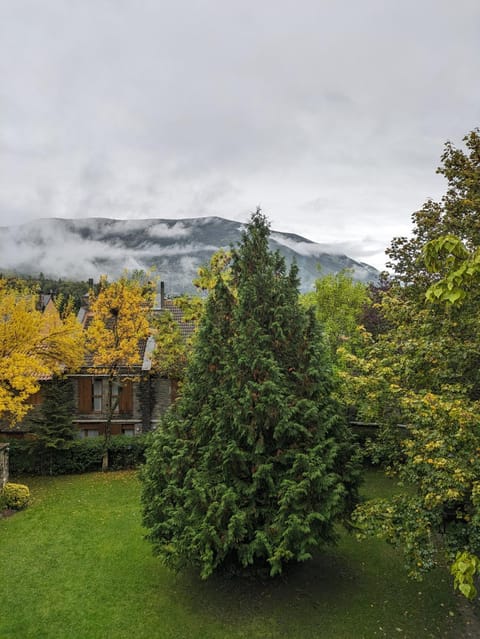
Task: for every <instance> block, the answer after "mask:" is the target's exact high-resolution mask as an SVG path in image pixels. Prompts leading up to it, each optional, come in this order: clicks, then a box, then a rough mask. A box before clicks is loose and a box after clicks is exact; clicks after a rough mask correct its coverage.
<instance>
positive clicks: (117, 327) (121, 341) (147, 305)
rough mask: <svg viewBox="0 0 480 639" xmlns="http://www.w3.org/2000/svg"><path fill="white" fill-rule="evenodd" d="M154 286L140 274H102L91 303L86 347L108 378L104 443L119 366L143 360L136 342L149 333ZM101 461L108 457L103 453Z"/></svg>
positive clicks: (115, 404) (110, 417)
mask: <svg viewBox="0 0 480 639" xmlns="http://www.w3.org/2000/svg"><path fill="white" fill-rule="evenodd" d="M154 293H155V291H154V287H153V285H152V283H151V282H149V281H146V280H145V278H141V277H129V276H128V274H124V275H123V276H122V277H121V278H120V279H118V280H117V281H115V282H108V281H107V279H106V278H103V279H102V280H101V282H100V290H99V292H98V294H97V295H96V296H95V297H94V298H93V301H92V302H91V304H90V310H91V312H92V315H93V319H92V321H91V323H90V325H89V327H88V329H87V349H88V350H89V351H90V352H91V353H92V356H93V365H94V367H95V369H96V371H97V372H98V371H99V370H101V371H102V373H103V374H105V375H106V376H107V379H108V414H107V423H106V428H105V444H106V448H107V443H108V439H109V438H110V435H111V422H112V418H113V414H114V411H115V409H116V407H117V402H118V394H114V392H113V390H114V387H115V385H118V386H119V385H120V378H121V374H122V370H124V369H131V368H132V367H134V366H139V365H140V364H141V363H142V360H141V355H140V350H139V342H140V341H141V340H146V339H147V338H148V336H149V335H150V324H149V319H148V314H149V312H150V310H151V308H152V306H153V301H154ZM104 464H108V458H107V457H104Z"/></svg>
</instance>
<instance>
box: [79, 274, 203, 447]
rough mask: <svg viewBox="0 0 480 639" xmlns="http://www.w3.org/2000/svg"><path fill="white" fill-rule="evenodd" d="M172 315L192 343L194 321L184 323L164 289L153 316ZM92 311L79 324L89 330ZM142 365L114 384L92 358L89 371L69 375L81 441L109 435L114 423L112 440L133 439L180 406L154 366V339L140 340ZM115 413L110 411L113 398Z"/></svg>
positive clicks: (86, 368) (88, 361)
mask: <svg viewBox="0 0 480 639" xmlns="http://www.w3.org/2000/svg"><path fill="white" fill-rule="evenodd" d="M167 312H168V313H170V314H171V315H172V317H173V319H174V320H175V322H176V323H177V325H178V327H179V329H180V332H181V334H182V336H183V338H184V339H188V338H189V337H190V336H191V335H192V334H193V332H194V330H195V324H194V323H193V322H186V321H184V319H183V313H182V311H181V310H180V309H179V308H178V307H176V306H175V304H174V303H173V302H172V301H171V300H167V299H165V295H164V286H163V283H162V284H161V288H160V295H159V296H158V297H157V299H156V303H155V307H154V308H153V310H152V313H153V314H154V315H155V314H161V313H167ZM91 317H92V316H91V314H90V312H89V309H88V306H85V307H83V308H81V309H80V311H79V313H78V320H79V322H81V324H82V326H83V327H84V328H85V330H86V329H87V328H88V325H89V322H90V321H91ZM138 350H139V361H140V362H141V363H140V364H139V365H138V366H130V367H124V368H123V369H121V370H120V374H119V376H118V379H117V380H115V381H114V383H113V384H112V392H111V393H110V388H109V384H110V383H111V380H110V379H109V375H108V374H107V373H106V372H105V370H103V369H101V368H96V367H95V366H94V363H93V357H92V355H91V354H87V355H86V358H85V363H84V366H83V367H82V368H81V370H80V371H78V372H77V373H75V374H71V375H69V377H70V379H71V380H72V382H73V386H74V398H75V414H74V416H73V421H74V423H75V424H76V426H77V428H78V432H79V436H80V437H97V436H100V435H103V434H104V433H105V430H106V427H107V421H108V419H109V416H110V413H111V412H112V416H111V420H110V432H111V434H112V435H127V436H134V435H138V434H140V433H143V432H147V431H149V430H151V429H152V428H153V427H154V426H155V425H156V423H157V422H158V420H159V419H160V417H161V415H163V413H165V411H166V410H167V409H168V407H169V406H170V405H171V404H172V402H173V401H175V398H176V396H177V387H178V382H177V380H174V379H168V378H165V377H161V376H159V375H158V374H156V373H155V371H154V369H153V366H152V355H153V352H154V350H155V340H154V338H153V337H149V338H148V339H147V340H139V343H138ZM110 397H111V404H112V406H113V410H112V411H111V410H110V402H109V398H110Z"/></svg>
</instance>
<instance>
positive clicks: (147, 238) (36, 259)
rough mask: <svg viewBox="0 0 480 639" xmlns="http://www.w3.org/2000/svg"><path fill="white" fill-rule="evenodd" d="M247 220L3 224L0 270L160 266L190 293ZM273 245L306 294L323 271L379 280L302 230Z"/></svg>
mask: <svg viewBox="0 0 480 639" xmlns="http://www.w3.org/2000/svg"><path fill="white" fill-rule="evenodd" d="M244 228H245V224H242V223H240V222H234V221H231V220H226V219H224V218H220V217H201V218H188V219H180V220H168V219H143V220H115V219H109V218H85V219H63V218H46V219H40V220H35V221H33V222H28V223H26V224H22V225H20V226H9V227H0V269H2V270H4V271H5V270H9V271H15V272H17V273H20V274H31V275H38V274H39V273H40V272H42V273H43V274H44V275H45V276H46V277H55V278H59V277H61V278H68V279H83V280H84V279H88V278H90V277H93V278H95V279H97V278H98V277H99V276H100V275H102V274H106V275H108V276H109V277H110V278H114V277H116V276H118V275H119V274H120V273H121V272H122V271H123V270H125V269H128V270H133V269H148V268H151V267H155V270H156V273H157V274H158V275H159V276H160V278H161V279H162V280H164V281H165V286H166V292H167V293H168V294H169V295H177V294H181V293H184V292H192V291H193V290H194V287H193V285H192V279H193V278H194V277H195V276H196V274H197V269H198V267H199V266H201V265H202V264H205V263H206V262H208V260H209V259H210V257H211V255H212V254H213V253H214V252H215V251H216V250H218V249H219V248H221V247H223V248H228V247H229V246H230V245H231V244H236V243H237V242H238V241H239V240H240V238H241V234H242V231H243V230H244ZM270 245H271V248H272V249H273V250H276V249H278V250H279V251H280V253H281V254H282V255H284V256H285V258H286V260H287V263H289V264H290V263H291V262H292V260H296V262H297V264H298V267H299V271H300V279H301V289H302V291H307V290H311V289H312V287H313V283H314V281H315V279H317V278H318V276H319V270H318V268H319V266H320V268H321V271H320V272H321V273H322V274H327V273H337V272H338V271H341V270H342V269H345V268H348V269H351V270H352V273H353V276H354V278H355V279H357V280H361V281H366V282H367V281H374V280H375V279H376V278H377V277H378V271H377V270H376V269H375V268H373V267H372V266H369V265H367V264H364V263H362V262H357V261H355V260H353V259H351V258H349V257H347V256H346V255H337V254H334V253H332V252H329V251H328V246H327V245H322V244H317V243H315V242H312V241H310V240H308V239H305V238H303V237H301V236H299V235H294V234H291V233H279V232H275V231H272V234H271V239H270Z"/></svg>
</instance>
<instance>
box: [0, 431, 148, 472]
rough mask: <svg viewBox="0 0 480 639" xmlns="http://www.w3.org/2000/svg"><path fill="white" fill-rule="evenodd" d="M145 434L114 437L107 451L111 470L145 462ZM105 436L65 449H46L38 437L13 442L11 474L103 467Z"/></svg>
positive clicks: (94, 469)
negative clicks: (36, 438)
mask: <svg viewBox="0 0 480 639" xmlns="http://www.w3.org/2000/svg"><path fill="white" fill-rule="evenodd" d="M145 446H146V435H138V436H136V437H126V436H125V435H115V436H113V437H111V439H110V442H109V445H108V450H109V461H110V469H111V470H123V469H129V468H135V467H137V466H139V465H140V464H142V463H143V462H144V459H145V457H144V452H145ZM103 447H104V439H103V437H92V438H89V439H76V440H74V441H72V442H69V444H68V446H66V447H65V448H52V449H49V450H45V448H44V446H43V445H42V443H41V442H39V443H37V442H36V441H35V440H26V439H23V440H20V439H17V440H11V441H10V473H11V474H12V475H71V474H77V473H88V472H94V471H97V470H101V469H102V455H103Z"/></svg>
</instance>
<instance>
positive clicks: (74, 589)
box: [0, 472, 467, 639]
mask: <svg viewBox="0 0 480 639" xmlns="http://www.w3.org/2000/svg"><path fill="white" fill-rule="evenodd" d="M18 481H23V482H24V483H27V484H28V485H29V486H30V489H31V492H32V503H31V505H30V507H29V508H28V509H27V510H25V511H23V512H20V513H17V514H15V515H14V516H12V517H10V518H6V519H2V520H0V583H1V586H0V639H13V638H15V639H30V638H31V639H69V638H72V639H96V638H98V639H110V638H111V639H123V638H125V639H140V638H145V639H156V638H159V639H160V638H161V639H170V638H173V637H176V638H179V639H190V638H191V639H197V638H198V639H209V638H212V639H214V638H230V637H232V638H237V637H245V638H249V639H255V638H258V639H260V638H261V639H268V638H277V637H279V638H280V637H281V638H292V639H293V638H298V639H308V638H309V637H312V638H313V637H315V638H316V639H323V638H325V639H350V638H355V639H362V638H365V639H371V638H373V637H387V638H389V639H390V638H392V637H393V638H395V637H399V638H402V637H412V638H413V637H415V638H416V639H421V638H423V637H435V638H438V637H463V636H467V635H466V634H463V630H462V621H461V618H460V617H459V614H458V612H457V603H458V598H457V597H455V596H454V595H453V593H452V585H451V581H450V577H449V576H448V574H447V573H446V572H444V571H437V572H435V573H433V574H432V575H430V576H429V577H428V578H427V579H426V580H425V581H424V582H422V583H420V584H419V583H416V582H412V581H410V580H408V579H407V577H406V575H405V571H404V569H403V565H402V558H401V556H400V555H399V553H397V552H396V551H394V550H393V549H392V548H390V547H389V546H387V545H386V544H383V543H381V542H376V541H369V542H358V541H356V539H355V538H354V537H353V536H350V535H347V534H344V535H342V538H341V541H340V543H339V545H338V546H337V547H336V548H330V549H326V550H325V551H324V552H323V553H321V554H319V555H318V556H317V557H316V558H315V559H314V560H312V561H310V562H307V563H305V564H302V565H299V566H295V567H294V568H292V569H291V570H289V572H288V573H287V574H286V575H285V576H284V577H283V578H282V579H278V580H274V581H271V582H267V583H261V582H253V581H247V580H244V579H239V578H236V579H225V578H223V579H221V578H214V579H212V580H209V581H207V582H202V581H200V580H199V579H198V578H197V577H196V576H194V575H192V574H187V575H185V574H182V575H176V574H174V573H172V572H170V571H169V570H167V569H166V568H164V567H163V566H162V565H161V564H160V562H159V560H158V559H157V558H155V557H153V556H152V553H151V547H150V545H149V543H148V542H146V541H145V540H144V538H143V535H144V531H143V529H142V526H141V511H140V504H139V494H140V485H139V482H138V480H137V478H136V475H135V473H133V472H116V473H107V474H101V473H95V474H88V475H79V476H67V477H59V478H28V479H22V480H18ZM393 488H394V484H393V483H392V482H391V481H390V480H388V479H386V478H385V477H383V475H381V474H380V473H373V472H372V473H369V474H368V476H367V482H366V485H365V491H366V494H368V495H369V496H374V495H381V494H388V493H389V492H391V491H392V489H393Z"/></svg>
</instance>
